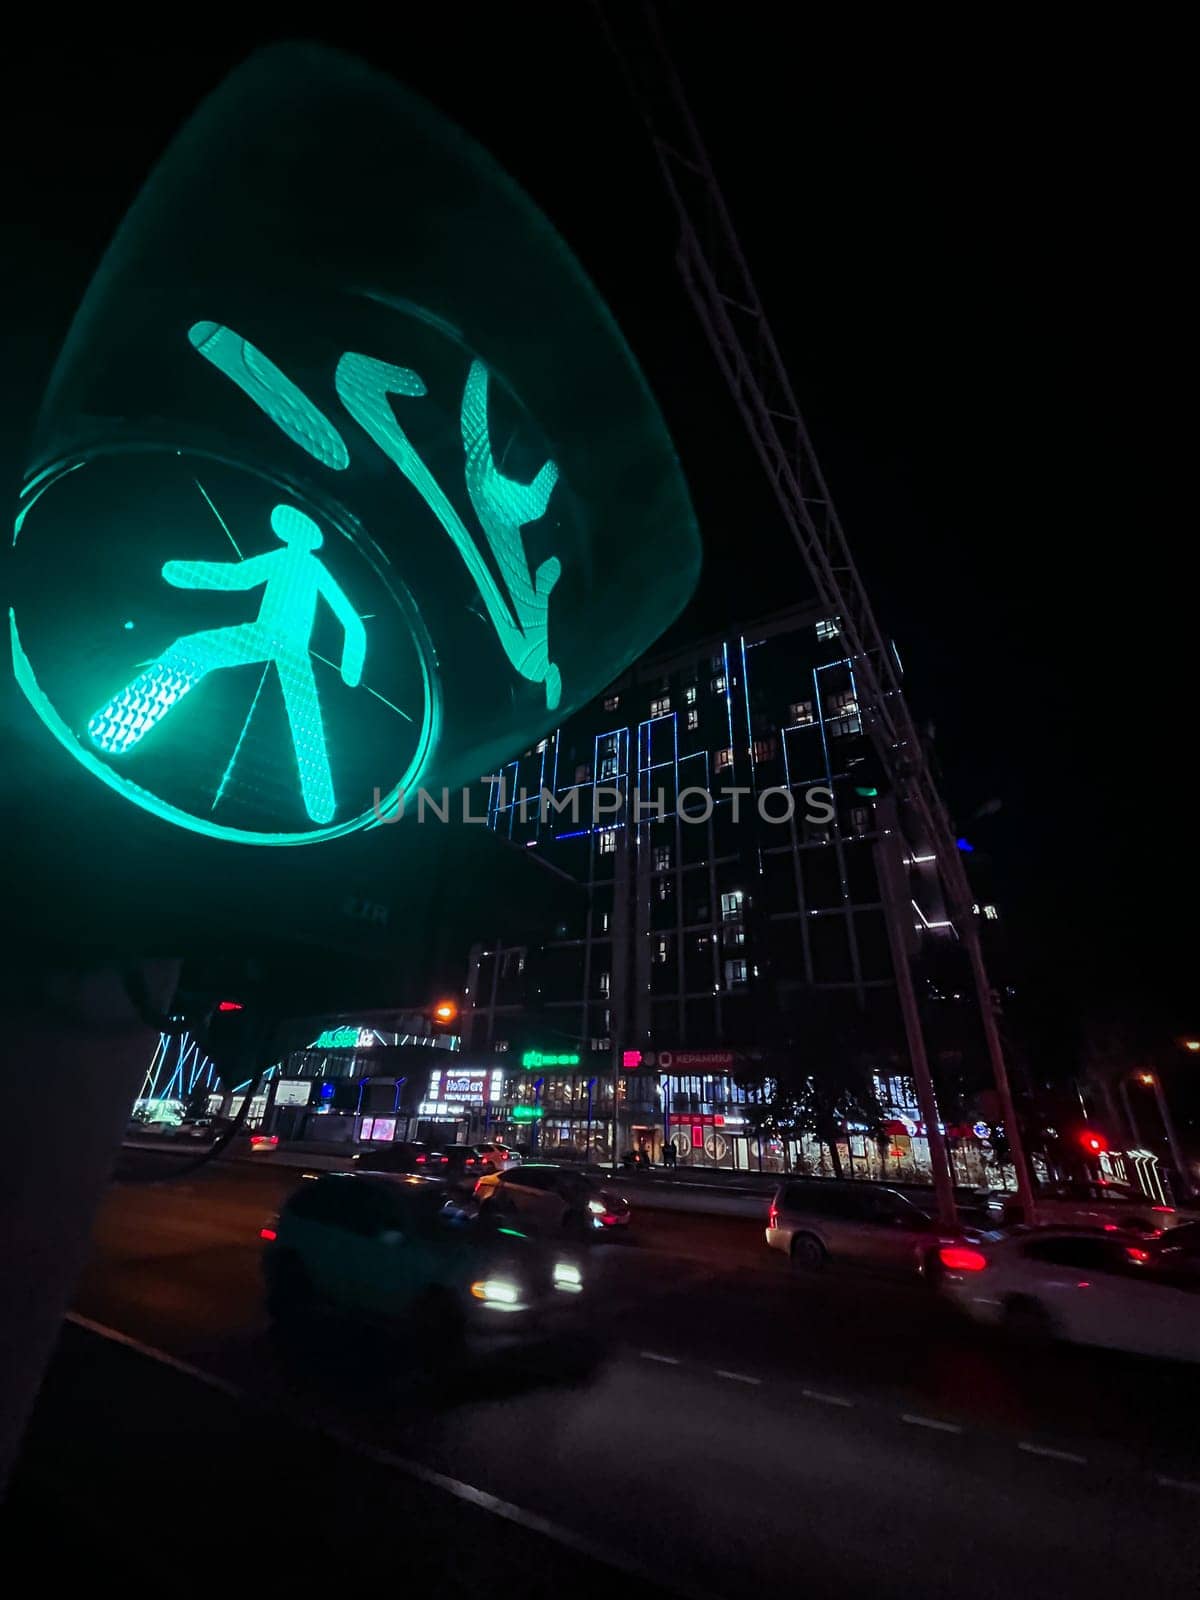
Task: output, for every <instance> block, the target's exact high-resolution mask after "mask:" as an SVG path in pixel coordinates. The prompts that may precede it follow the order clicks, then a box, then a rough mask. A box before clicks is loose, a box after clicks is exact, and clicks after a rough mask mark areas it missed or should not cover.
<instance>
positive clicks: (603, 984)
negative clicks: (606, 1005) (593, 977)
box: [597, 972, 612, 1000]
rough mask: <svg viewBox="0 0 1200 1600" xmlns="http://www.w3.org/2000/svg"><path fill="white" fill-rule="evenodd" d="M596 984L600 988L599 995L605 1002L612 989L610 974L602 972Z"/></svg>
mask: <svg viewBox="0 0 1200 1600" xmlns="http://www.w3.org/2000/svg"><path fill="white" fill-rule="evenodd" d="M597 982H598V984H599V987H600V993H601V994H602V995H603V996H604V998H605V999H606V1000H607V999H608V992H609V989H610V988H611V987H612V974H611V973H610V972H602V973H601V974H600V976H599V978H598V979H597Z"/></svg>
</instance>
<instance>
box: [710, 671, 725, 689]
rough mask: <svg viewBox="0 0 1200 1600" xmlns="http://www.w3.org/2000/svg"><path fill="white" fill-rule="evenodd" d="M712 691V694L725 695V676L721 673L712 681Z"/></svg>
mask: <svg viewBox="0 0 1200 1600" xmlns="http://www.w3.org/2000/svg"><path fill="white" fill-rule="evenodd" d="M712 691H713V693H714V694H724V693H725V674H724V673H723V672H719V673H718V674H717V676H716V677H715V678H714V679H713V681H712Z"/></svg>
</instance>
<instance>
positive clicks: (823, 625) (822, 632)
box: [817, 617, 842, 639]
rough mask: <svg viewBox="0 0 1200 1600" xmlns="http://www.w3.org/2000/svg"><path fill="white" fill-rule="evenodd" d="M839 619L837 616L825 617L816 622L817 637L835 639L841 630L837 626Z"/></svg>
mask: <svg viewBox="0 0 1200 1600" xmlns="http://www.w3.org/2000/svg"><path fill="white" fill-rule="evenodd" d="M839 620H840V619H839V618H837V617H825V618H823V619H822V621H820V622H818V623H817V638H818V639H836V638H837V636H838V634H839V633H841V631H842V630H841V628H840V627H839V626H838V622H839Z"/></svg>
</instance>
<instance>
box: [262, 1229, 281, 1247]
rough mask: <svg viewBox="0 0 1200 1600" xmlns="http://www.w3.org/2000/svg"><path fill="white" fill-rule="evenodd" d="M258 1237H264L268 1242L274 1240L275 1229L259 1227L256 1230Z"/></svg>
mask: <svg viewBox="0 0 1200 1600" xmlns="http://www.w3.org/2000/svg"><path fill="white" fill-rule="evenodd" d="M258 1237H259V1238H260V1239H266V1240H267V1241H268V1243H270V1242H272V1241H274V1239H275V1238H276V1237H277V1235H276V1233H275V1229H274V1228H260V1229H259V1230H258Z"/></svg>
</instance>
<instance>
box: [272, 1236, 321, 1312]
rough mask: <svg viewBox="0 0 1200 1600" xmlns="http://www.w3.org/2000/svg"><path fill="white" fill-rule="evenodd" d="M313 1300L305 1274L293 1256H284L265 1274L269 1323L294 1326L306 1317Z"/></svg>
mask: <svg viewBox="0 0 1200 1600" xmlns="http://www.w3.org/2000/svg"><path fill="white" fill-rule="evenodd" d="M315 1301H316V1297H315V1295H314V1294H313V1286H312V1284H311V1283H310V1282H309V1278H308V1274H307V1273H306V1272H305V1270H304V1268H303V1267H302V1266H301V1265H300V1262H299V1261H298V1260H297V1258H296V1257H295V1256H294V1255H291V1254H290V1253H284V1254H283V1255H281V1256H279V1257H278V1258H277V1259H276V1260H275V1261H274V1262H273V1263H272V1264H271V1266H270V1268H269V1269H268V1272H267V1315H268V1316H269V1317H270V1319H271V1321H272V1322H279V1323H282V1322H289V1323H295V1322H300V1321H303V1319H304V1318H305V1317H306V1316H308V1315H310V1314H311V1312H312V1311H313V1308H314V1305H315Z"/></svg>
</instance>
